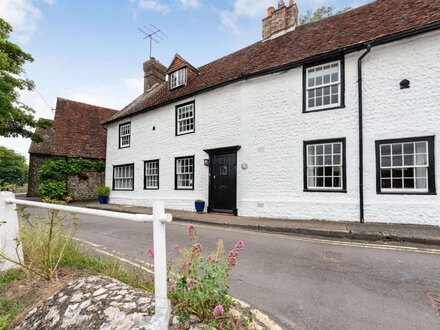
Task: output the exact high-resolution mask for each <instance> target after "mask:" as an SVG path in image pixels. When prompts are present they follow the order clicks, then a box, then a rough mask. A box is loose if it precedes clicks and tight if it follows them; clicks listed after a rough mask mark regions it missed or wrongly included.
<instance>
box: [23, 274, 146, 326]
mask: <svg viewBox="0 0 440 330" xmlns="http://www.w3.org/2000/svg"><path fill="white" fill-rule="evenodd" d="M80 284H82V285H80ZM121 291H124V292H125V293H126V295H129V296H130V297H133V299H132V301H131V302H129V303H127V301H126V300H125V295H121V294H120V292H121ZM103 296H105V297H103ZM153 313H154V299H153V297H151V296H150V295H149V294H148V293H146V292H144V291H141V290H137V289H133V288H131V287H129V286H127V285H125V284H123V283H121V282H119V281H116V280H114V279H112V278H109V277H97V276H91V277H87V278H82V279H79V280H77V281H74V282H71V283H69V284H68V285H67V286H66V287H64V288H63V289H61V290H60V291H58V292H57V293H55V294H54V295H53V296H52V297H50V298H48V299H47V300H46V301H45V302H44V303H42V304H40V305H39V306H37V307H36V308H34V309H33V310H32V311H30V312H29V314H28V315H27V316H26V318H25V319H24V320H23V321H22V322H21V323H20V324H19V325H18V326H17V327H16V328H15V329H17V330H24V329H35V327H36V326H37V328H38V329H39V330H55V329H78V330H79V329H131V328H134V327H137V328H139V329H141V328H143V327H142V325H145V324H147V323H148V321H149V320H150V319H151V317H152V315H153Z"/></svg>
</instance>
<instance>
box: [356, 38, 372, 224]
mask: <svg viewBox="0 0 440 330" xmlns="http://www.w3.org/2000/svg"><path fill="white" fill-rule="evenodd" d="M370 51H371V44H368V45H367V50H366V51H365V52H364V53H363V54H362V55H361V56H360V57H359V58H358V63H357V64H358V115H359V220H360V222H361V223H364V222H365V217H364V141H363V138H364V122H363V102H362V101H363V100H362V60H363V59H364V57H365V56H367V55H368V53H369V52H370Z"/></svg>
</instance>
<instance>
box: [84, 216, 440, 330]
mask: <svg viewBox="0 0 440 330" xmlns="http://www.w3.org/2000/svg"><path fill="white" fill-rule="evenodd" d="M79 223H80V228H79V231H78V233H77V237H78V238H80V239H83V240H85V241H88V242H92V243H95V244H99V245H100V246H102V247H105V248H107V249H109V250H114V251H117V252H119V253H122V254H124V255H126V256H130V257H132V258H138V259H142V260H145V261H147V259H146V255H145V249H146V248H147V247H152V246H153V237H152V225H151V224H146V223H134V222H129V221H123V220H114V219H108V218H100V217H92V216H86V215H81V216H80V217H79ZM197 228H198V231H199V236H200V242H201V243H202V244H203V245H204V249H205V250H211V249H213V248H214V246H215V242H216V241H217V240H218V239H223V240H224V242H225V248H226V249H229V248H232V247H233V245H234V244H235V242H236V241H238V240H243V241H244V242H245V244H246V248H245V249H244V250H243V251H242V252H240V255H239V261H238V264H237V266H236V267H235V268H234V269H233V271H232V277H231V295H232V296H234V297H236V298H239V299H241V300H243V301H246V302H248V303H250V304H251V305H252V306H254V307H255V308H257V309H259V310H261V311H262V312H264V313H266V314H268V315H269V316H270V317H271V318H272V319H273V320H274V321H275V322H277V323H278V324H279V325H281V326H282V327H283V328H285V329H320V330H322V329H338V330H342V329H350V330H352V329H359V330H362V329H374V330H377V329H387V330H391V329H399V330H404V329H418V330H422V329H426V330H434V329H440V306H436V305H435V303H434V302H433V301H432V299H430V296H429V294H431V293H433V294H440V250H426V251H425V250H424V249H417V248H411V247H408V248H406V247H401V246H396V247H393V246H390V245H378V244H375V245H369V244H363V243H359V242H346V241H345V242H341V241H330V240H320V239H315V238H307V237H299V236H296V237H295V236H282V235H273V234H263V233H254V232H250V231H243V230H235V229H234V230H232V229H227V228H219V227H211V226H200V225H199V226H197ZM167 243H168V253H169V255H170V257H172V256H173V253H174V252H173V246H174V244H176V243H179V244H180V245H184V244H186V243H188V244H189V240H188V236H187V226H186V225H184V224H179V223H173V224H169V225H167Z"/></svg>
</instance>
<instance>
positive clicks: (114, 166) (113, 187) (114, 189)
mask: <svg viewBox="0 0 440 330" xmlns="http://www.w3.org/2000/svg"><path fill="white" fill-rule="evenodd" d="M123 166H133V179H132V181H133V185H132V188H131V189H116V188H115V169H116V168H118V167H123ZM134 170H135V167H134V163H128V164H121V165H113V176H112V190H113V191H133V190H134V178H135V171H134Z"/></svg>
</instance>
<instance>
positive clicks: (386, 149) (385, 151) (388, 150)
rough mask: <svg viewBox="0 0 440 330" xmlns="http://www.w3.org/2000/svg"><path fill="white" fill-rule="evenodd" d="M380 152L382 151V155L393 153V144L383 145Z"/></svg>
mask: <svg viewBox="0 0 440 330" xmlns="http://www.w3.org/2000/svg"><path fill="white" fill-rule="evenodd" d="M380 152H381V154H382V156H384V155H391V146H390V145H389V144H387V145H383V146H381V147H380Z"/></svg>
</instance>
